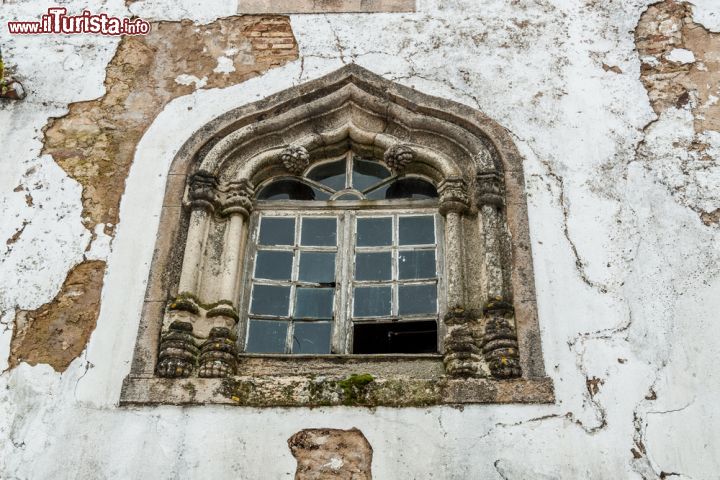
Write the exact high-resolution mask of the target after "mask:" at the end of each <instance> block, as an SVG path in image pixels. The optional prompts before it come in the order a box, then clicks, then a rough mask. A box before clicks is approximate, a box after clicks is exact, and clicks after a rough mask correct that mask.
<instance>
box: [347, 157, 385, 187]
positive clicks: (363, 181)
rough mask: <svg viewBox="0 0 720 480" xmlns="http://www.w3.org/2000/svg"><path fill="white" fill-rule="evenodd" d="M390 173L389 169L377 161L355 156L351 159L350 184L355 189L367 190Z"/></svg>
mask: <svg viewBox="0 0 720 480" xmlns="http://www.w3.org/2000/svg"><path fill="white" fill-rule="evenodd" d="M390 175H391V173H390V170H388V169H387V168H385V166H383V165H382V164H380V163H378V162H370V161H368V160H362V159H360V158H357V157H356V158H355V159H354V160H353V170H352V186H353V188H355V189H356V190H360V191H363V190H367V189H368V188H370V187H372V186H373V185H375V184H377V183H379V182H380V181H381V180H383V179H385V178H388V177H389V176H390Z"/></svg>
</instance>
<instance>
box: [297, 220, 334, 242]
mask: <svg viewBox="0 0 720 480" xmlns="http://www.w3.org/2000/svg"><path fill="white" fill-rule="evenodd" d="M336 224H337V221H336V219H335V218H334V217H333V218H311V217H303V220H302V236H301V238H302V240H301V241H300V244H301V245H308V246H335V245H336V244H337V225H336Z"/></svg>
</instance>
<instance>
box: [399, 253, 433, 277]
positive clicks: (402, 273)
mask: <svg viewBox="0 0 720 480" xmlns="http://www.w3.org/2000/svg"><path fill="white" fill-rule="evenodd" d="M398 264H399V272H398V273H399V278H400V279H401V280H405V279H412V278H434V277H435V275H436V272H435V251H434V250H401V251H400V252H399V253H398Z"/></svg>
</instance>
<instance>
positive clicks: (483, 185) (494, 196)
mask: <svg viewBox="0 0 720 480" xmlns="http://www.w3.org/2000/svg"><path fill="white" fill-rule="evenodd" d="M475 179H476V182H477V189H476V191H475V194H476V202H477V205H478V207H482V206H484V205H492V206H494V207H498V208H501V207H502V206H503V205H504V204H505V195H504V193H505V192H504V190H505V189H504V185H503V179H502V176H501V175H500V174H499V173H498V172H497V171H495V170H486V171H482V172H477V175H476V177H475Z"/></svg>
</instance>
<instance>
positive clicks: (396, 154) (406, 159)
mask: <svg viewBox="0 0 720 480" xmlns="http://www.w3.org/2000/svg"><path fill="white" fill-rule="evenodd" d="M384 158H385V163H386V164H387V166H388V167H390V169H391V170H392V171H394V172H396V173H397V172H401V171H403V170H404V169H405V167H407V166H408V164H409V163H410V162H412V161H413V160H415V152H414V151H413V149H412V147H411V146H410V145H406V144H404V143H396V144H395V145H393V146H391V147H390V148H388V149H387V150H385V155H384Z"/></svg>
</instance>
